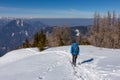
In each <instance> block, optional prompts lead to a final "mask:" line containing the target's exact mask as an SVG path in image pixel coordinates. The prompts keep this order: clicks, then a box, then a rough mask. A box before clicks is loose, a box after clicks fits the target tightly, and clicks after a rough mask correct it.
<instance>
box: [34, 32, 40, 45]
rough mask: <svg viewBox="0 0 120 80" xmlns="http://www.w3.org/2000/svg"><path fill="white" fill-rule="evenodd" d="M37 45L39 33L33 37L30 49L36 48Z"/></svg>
mask: <svg viewBox="0 0 120 80" xmlns="http://www.w3.org/2000/svg"><path fill="white" fill-rule="evenodd" d="M38 43H39V33H38V32H37V33H35V35H34V40H33V44H32V47H38Z"/></svg>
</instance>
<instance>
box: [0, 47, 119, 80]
mask: <svg viewBox="0 0 120 80" xmlns="http://www.w3.org/2000/svg"><path fill="white" fill-rule="evenodd" d="M69 49H70V46H64V47H54V48H49V49H47V50H45V51H43V52H39V51H38V50H37V49H36V48H26V49H19V50H14V51H11V52H9V53H7V54H6V55H5V56H3V57H2V58H0V80H119V79H120V62H119V61H120V49H105V48H98V47H93V46H80V55H79V56H78V59H77V66H76V67H73V66H72V65H71V54H70V51H69Z"/></svg>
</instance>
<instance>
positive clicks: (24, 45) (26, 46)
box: [23, 39, 29, 48]
mask: <svg viewBox="0 0 120 80" xmlns="http://www.w3.org/2000/svg"><path fill="white" fill-rule="evenodd" d="M28 47H29V41H28V39H25V42H24V43H23V48H28Z"/></svg>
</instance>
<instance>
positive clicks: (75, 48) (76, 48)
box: [74, 44, 79, 52]
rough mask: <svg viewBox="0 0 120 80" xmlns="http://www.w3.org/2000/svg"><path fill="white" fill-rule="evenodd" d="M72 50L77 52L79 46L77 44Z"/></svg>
mask: <svg viewBox="0 0 120 80" xmlns="http://www.w3.org/2000/svg"><path fill="white" fill-rule="evenodd" d="M74 50H75V52H78V51H79V46H78V45H77V44H76V45H75V47H74Z"/></svg>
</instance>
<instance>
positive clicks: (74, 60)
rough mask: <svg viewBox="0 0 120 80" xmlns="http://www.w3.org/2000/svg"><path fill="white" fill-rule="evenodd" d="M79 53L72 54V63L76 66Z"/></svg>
mask: <svg viewBox="0 0 120 80" xmlns="http://www.w3.org/2000/svg"><path fill="white" fill-rule="evenodd" d="M76 59H77V55H74V54H72V64H73V65H74V66H76Z"/></svg>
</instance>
